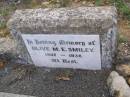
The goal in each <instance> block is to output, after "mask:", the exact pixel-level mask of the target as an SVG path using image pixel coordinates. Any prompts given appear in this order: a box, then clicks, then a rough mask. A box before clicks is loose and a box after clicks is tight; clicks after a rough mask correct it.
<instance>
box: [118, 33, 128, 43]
mask: <svg viewBox="0 0 130 97" xmlns="http://www.w3.org/2000/svg"><path fill="white" fill-rule="evenodd" d="M118 42H119V43H127V42H128V39H127V37H125V36H124V35H121V34H120V35H119V40H118Z"/></svg>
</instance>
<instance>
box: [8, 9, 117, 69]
mask: <svg viewBox="0 0 130 97" xmlns="http://www.w3.org/2000/svg"><path fill="white" fill-rule="evenodd" d="M116 16H117V14H116V9H115V7H78V8H53V9H25V10H17V11H16V12H15V14H14V15H13V16H12V18H11V19H10V20H9V22H8V24H7V26H8V28H9V30H10V32H11V34H12V35H13V36H14V38H15V39H16V42H18V43H19V45H18V48H17V51H19V52H18V53H19V57H20V58H23V59H24V60H26V62H27V63H30V64H32V60H31V58H30V56H29V54H28V52H27V50H26V47H25V45H24V43H23V40H22V38H21V34H23V33H24V34H86V35H90V34H91V35H93V34H99V35H100V40H101V60H102V68H110V67H111V66H112V63H113V61H114V57H115V53H116V46H117V28H116V25H117V20H116Z"/></svg>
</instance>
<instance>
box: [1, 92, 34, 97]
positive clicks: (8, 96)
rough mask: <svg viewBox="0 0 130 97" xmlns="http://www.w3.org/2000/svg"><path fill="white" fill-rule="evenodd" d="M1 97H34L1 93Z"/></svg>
mask: <svg viewBox="0 0 130 97" xmlns="http://www.w3.org/2000/svg"><path fill="white" fill-rule="evenodd" d="M0 97H34V96H28V95H19V94H12V93H4V92H0Z"/></svg>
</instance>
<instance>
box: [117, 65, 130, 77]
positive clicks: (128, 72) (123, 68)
mask: <svg viewBox="0 0 130 97" xmlns="http://www.w3.org/2000/svg"><path fill="white" fill-rule="evenodd" d="M116 70H117V71H118V72H119V74H121V75H122V76H124V77H128V76H130V65H128V64H122V65H117V66H116Z"/></svg>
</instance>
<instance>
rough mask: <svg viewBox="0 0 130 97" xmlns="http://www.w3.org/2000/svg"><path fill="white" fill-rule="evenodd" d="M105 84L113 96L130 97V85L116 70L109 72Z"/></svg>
mask: <svg viewBox="0 0 130 97" xmlns="http://www.w3.org/2000/svg"><path fill="white" fill-rule="evenodd" d="M107 85H108V87H109V89H110V93H111V95H112V96H113V97H130V87H129V86H128V84H127V82H126V80H125V79H124V78H123V77H122V76H120V75H119V74H118V73H117V72H116V71H113V72H111V74H110V76H109V77H108V79H107Z"/></svg>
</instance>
